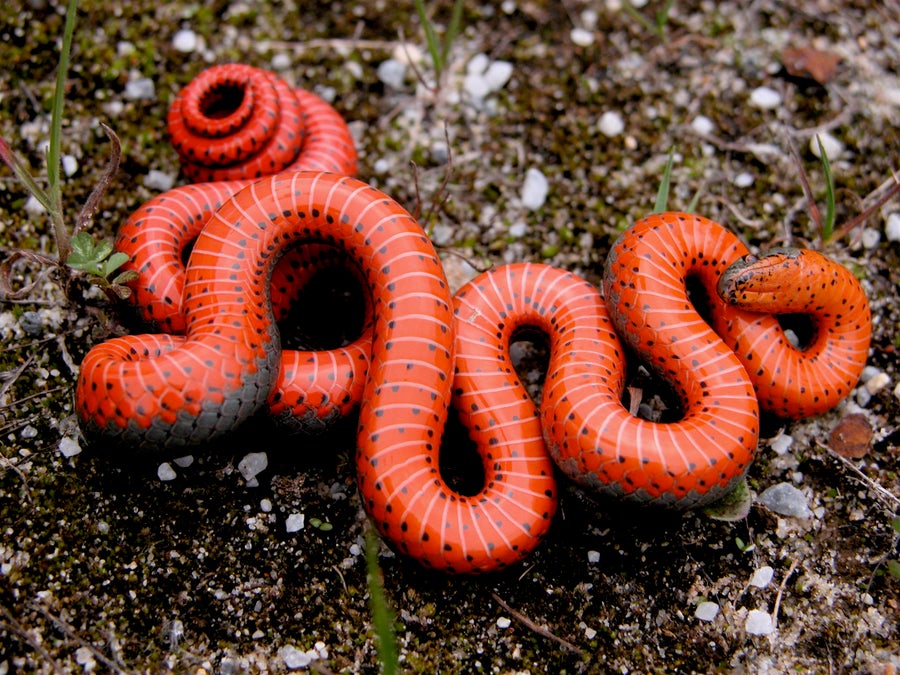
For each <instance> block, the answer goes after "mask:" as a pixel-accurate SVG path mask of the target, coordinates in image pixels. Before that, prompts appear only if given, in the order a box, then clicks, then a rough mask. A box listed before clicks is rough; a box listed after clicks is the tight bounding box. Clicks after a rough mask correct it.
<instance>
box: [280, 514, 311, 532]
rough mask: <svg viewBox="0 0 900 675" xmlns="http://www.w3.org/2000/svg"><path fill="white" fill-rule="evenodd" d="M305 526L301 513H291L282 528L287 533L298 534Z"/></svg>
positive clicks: (303, 516)
mask: <svg viewBox="0 0 900 675" xmlns="http://www.w3.org/2000/svg"><path fill="white" fill-rule="evenodd" d="M305 525H306V516H305V515H304V514H302V513H292V514H291V515H289V516H288V517H287V520H286V521H285V523H284V527H285V529H286V530H287V531H288V532H299V531H300V530H302V529H303V527H304V526H305Z"/></svg>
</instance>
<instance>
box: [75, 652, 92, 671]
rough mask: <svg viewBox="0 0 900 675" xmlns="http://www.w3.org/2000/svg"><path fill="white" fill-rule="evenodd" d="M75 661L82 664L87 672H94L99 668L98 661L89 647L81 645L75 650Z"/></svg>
mask: <svg viewBox="0 0 900 675" xmlns="http://www.w3.org/2000/svg"><path fill="white" fill-rule="evenodd" d="M75 663H77V664H78V665H79V666H81V667H82V668H83V669H84V672H85V673H92V672H94V671H95V670H96V669H97V661H96V660H95V659H94V655H93V653H92V652H91V650H90V649H88V648H87V647H79V648H78V649H76V650H75Z"/></svg>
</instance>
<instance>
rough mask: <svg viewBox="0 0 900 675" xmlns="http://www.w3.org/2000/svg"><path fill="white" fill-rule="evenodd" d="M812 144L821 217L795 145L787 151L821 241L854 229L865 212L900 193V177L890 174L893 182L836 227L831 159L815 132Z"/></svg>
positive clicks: (834, 237)
mask: <svg viewBox="0 0 900 675" xmlns="http://www.w3.org/2000/svg"><path fill="white" fill-rule="evenodd" d="M816 144H817V145H818V148H819V161H820V162H821V163H822V173H823V174H824V175H825V217H824V218H823V217H822V213H821V212H820V211H819V207H818V205H817V204H816V201H815V198H814V197H813V193H812V188H811V187H810V184H809V177H808V176H807V175H806V172H805V171H804V170H803V164H802V162H801V161H800V156H799V155H798V154H797V149H796V148H795V147H793V145H792V146H791V153H792V154H793V157H794V162H795V163H796V164H797V166H798V167H799V174H800V184H801V185H802V187H803V194H804V195H806V200H807V202H808V203H809V215H810V217H811V218H812V220H813V222H814V223H815V224H816V227H817V228H818V229H819V237H820V239H821V241H822V243H823V244H827V243H828V242H829V241H831V240H832V239H834V240H840V239H842V238H843V237H845V236H846V235H847V234H848V233H849V232H852V231H853V230H854V229H856V228H857V227H859V226H860V225H862V224H863V223H864V222H865V221H866V219H868V217H869V216H871V215H872V214H873V213H874V212H875V211H876V210H877V209H880V208H881V207H882V206H884V205H885V204H886V203H887V202H889V201H890V200H891V199H893V198H894V197H895V196H896V195H897V194H898V193H900V180H898V179H897V178H896V175H895V177H894V184H893V185H892V186H891V187H890V188H888V189H887V190H886V191H885V193H884V194H883V195H881V197H879V198H878V199H877V200H876V201H875V202H874V203H873V204H872V205H871V206H869V207H868V208H866V209H865V210H863V211H862V213H860V214H859V215H857V216H856V217H855V218H853V219H852V220H850V221H849V222H847V223H845V224H844V225H841V226H840V227H838V228H835V219H836V216H835V213H836V208H835V203H836V199H835V188H834V174H833V173H832V170H831V160H829V159H828V154H827V153H826V151H825V146H824V145H823V144H822V139H821V137H819V136H816Z"/></svg>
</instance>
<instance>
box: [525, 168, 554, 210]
mask: <svg viewBox="0 0 900 675" xmlns="http://www.w3.org/2000/svg"><path fill="white" fill-rule="evenodd" d="M549 190H550V184H549V183H548V182H547V178H546V176H544V174H543V173H541V171H540V170H538V169H535V168H533V167H532V168H530V169H528V170H527V171H526V172H525V182H524V183H523V184H522V206H524V207H525V208H526V209H529V210H530V211H536V210H537V209H539V208H541V207H542V206H543V205H544V202H545V201H546V200H547V192H548V191H549Z"/></svg>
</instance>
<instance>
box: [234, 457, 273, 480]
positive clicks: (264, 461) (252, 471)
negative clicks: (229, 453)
mask: <svg viewBox="0 0 900 675" xmlns="http://www.w3.org/2000/svg"><path fill="white" fill-rule="evenodd" d="M267 466H269V457H268V456H267V455H266V453H264V452H250V453H247V454H246V455H245V456H244V458H243V459H242V460H241V461H240V462H238V471H240V472H241V475H242V476H243V477H244V480H246V481H248V482H249V481H250V480H252V479H253V478H256V476H258V475H259V474H260V473H262V472H263V471H265V470H266V467H267Z"/></svg>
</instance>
